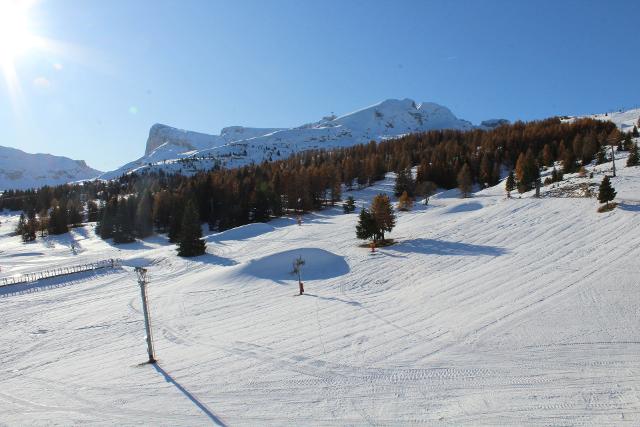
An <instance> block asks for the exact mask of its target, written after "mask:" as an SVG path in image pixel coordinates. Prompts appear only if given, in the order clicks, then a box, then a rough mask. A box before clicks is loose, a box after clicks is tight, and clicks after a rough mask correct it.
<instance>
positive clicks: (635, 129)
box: [631, 125, 640, 138]
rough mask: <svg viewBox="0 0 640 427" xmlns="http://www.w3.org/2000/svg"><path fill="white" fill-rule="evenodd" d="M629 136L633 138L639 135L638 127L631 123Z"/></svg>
mask: <svg viewBox="0 0 640 427" xmlns="http://www.w3.org/2000/svg"><path fill="white" fill-rule="evenodd" d="M631 136H632V137H634V138H637V137H639V136H640V133H638V127H637V126H636V125H633V130H632V131H631Z"/></svg>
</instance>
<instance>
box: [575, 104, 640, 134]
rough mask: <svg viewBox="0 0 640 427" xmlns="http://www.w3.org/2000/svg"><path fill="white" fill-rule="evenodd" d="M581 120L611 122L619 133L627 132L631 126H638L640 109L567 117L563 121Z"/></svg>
mask: <svg viewBox="0 0 640 427" xmlns="http://www.w3.org/2000/svg"><path fill="white" fill-rule="evenodd" d="M581 118H590V119H596V120H602V121H607V122H612V123H614V124H615V125H616V126H618V128H619V129H620V130H621V131H624V132H629V131H631V130H632V129H633V126H635V125H637V124H638V119H639V118H640V108H635V109H632V110H627V111H614V112H611V113H602V114H590V115H586V116H569V117H567V118H565V119H564V121H573V120H575V119H581Z"/></svg>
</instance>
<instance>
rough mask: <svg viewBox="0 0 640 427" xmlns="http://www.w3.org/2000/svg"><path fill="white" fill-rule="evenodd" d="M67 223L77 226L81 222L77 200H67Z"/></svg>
mask: <svg viewBox="0 0 640 427" xmlns="http://www.w3.org/2000/svg"><path fill="white" fill-rule="evenodd" d="M67 223H68V224H71V226H72V227H78V226H80V225H81V224H82V212H81V208H80V204H79V202H76V201H73V200H69V201H68V202H67Z"/></svg>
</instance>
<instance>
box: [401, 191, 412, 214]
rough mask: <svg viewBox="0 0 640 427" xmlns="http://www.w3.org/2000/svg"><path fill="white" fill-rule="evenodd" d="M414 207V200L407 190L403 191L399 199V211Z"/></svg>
mask: <svg viewBox="0 0 640 427" xmlns="http://www.w3.org/2000/svg"><path fill="white" fill-rule="evenodd" d="M412 207H413V200H412V199H411V197H409V195H408V194H407V192H406V191H405V192H403V193H402V195H401V196H400V198H399V199H398V210H399V211H408V210H411V208H412Z"/></svg>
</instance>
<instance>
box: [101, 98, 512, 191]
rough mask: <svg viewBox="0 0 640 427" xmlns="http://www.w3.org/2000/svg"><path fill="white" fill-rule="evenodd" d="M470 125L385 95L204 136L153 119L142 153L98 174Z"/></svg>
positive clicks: (184, 169) (249, 157)
mask: <svg viewBox="0 0 640 427" xmlns="http://www.w3.org/2000/svg"><path fill="white" fill-rule="evenodd" d="M490 122H491V123H489V122H486V126H480V127H481V128H489V127H491V126H494V125H496V123H498V122H500V121H490ZM494 122H495V123H494ZM474 128H476V126H474V125H472V124H471V123H470V122H468V121H466V120H462V119H459V118H457V117H456V116H455V115H454V114H453V113H452V112H451V110H449V109H448V108H447V107H444V106H442V105H439V104H436V103H433V102H422V103H416V102H415V101H413V100H411V99H401V100H400V99H388V100H386V101H383V102H380V103H378V104H374V105H371V106H369V107H366V108H363V109H361V110H358V111H354V112H352V113H349V114H345V115H343V116H340V117H336V116H327V117H323V118H322V119H321V120H319V121H318V122H314V123H307V124H303V125H301V126H297V127H294V128H289V129H279V128H245V127H242V126H232V127H227V128H224V129H223V130H222V131H221V132H220V135H208V134H204V133H199V132H192V131H186V130H180V129H176V128H173V127H170V126H166V125H161V124H156V125H153V126H152V127H151V130H150V131H149V138H148V140H147V146H146V150H145V155H144V156H143V157H141V158H140V159H138V160H136V161H133V162H131V163H128V164H126V165H124V166H122V167H121V168H119V169H117V170H115V171H112V172H108V173H106V174H104V175H103V176H102V177H103V178H106V179H110V178H116V177H118V176H120V175H122V174H125V173H129V172H133V171H141V170H147V169H156V170H157V169H162V170H165V171H167V172H177V173H183V174H191V173H195V172H198V171H201V170H206V169H209V168H211V167H212V166H214V165H219V166H223V167H236V166H242V165H246V164H249V163H259V162H262V161H265V160H266V161H271V160H277V159H282V158H286V157H288V156H290V155H291V154H293V153H296V152H299V151H304V150H312V149H330V148H334V147H347V146H352V145H355V144H363V143H368V142H369V141H372V140H374V141H381V140H384V139H388V138H393V137H397V136H400V135H404V134H407V133H412V132H424V131H428V130H435V129H458V130H469V129H474Z"/></svg>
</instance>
